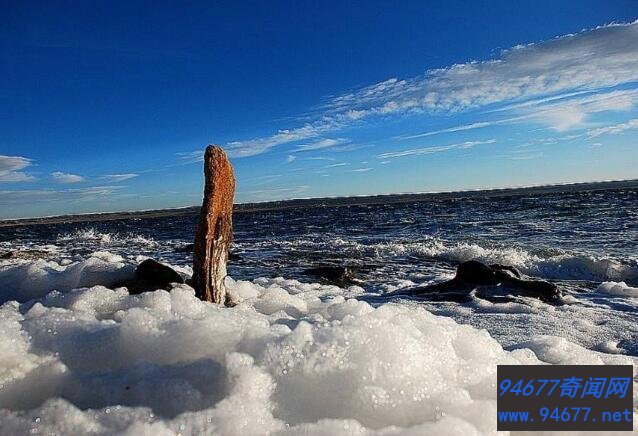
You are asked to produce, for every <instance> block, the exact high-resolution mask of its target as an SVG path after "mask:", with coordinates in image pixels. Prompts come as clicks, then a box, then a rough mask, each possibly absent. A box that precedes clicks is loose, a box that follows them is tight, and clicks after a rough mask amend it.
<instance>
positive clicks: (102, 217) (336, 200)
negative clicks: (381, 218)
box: [0, 179, 638, 227]
mask: <svg viewBox="0 0 638 436" xmlns="http://www.w3.org/2000/svg"><path fill="white" fill-rule="evenodd" d="M610 189H638V179H633V180H618V181H606V182H584V183H571V184H560V185H544V186H529V187H521V188H497V189H481V190H470V191H449V192H432V193H410V194H380V195H366V196H350V197H320V198H302V199H291V200H278V201H268V202H263V203H239V204H235V206H234V208H235V213H245V212H260V211H269V210H284V209H296V208H301V207H304V208H308V207H338V206H355V205H367V204H396V203H410V202H421V201H426V200H428V199H433V198H470V197H471V198H476V197H483V198H490V197H503V196H516V195H530V194H532V195H534V194H547V193H559V192H579V191H604V190H610ZM199 209H200V207H199V206H190V207H183V208H176V209H158V210H146V211H130V212H104V213H90V214H77V215H60V216H51V217H41V218H18V219H6V220H0V227H13V226H28V225H36V224H62V223H78V222H99V221H113V220H121V219H132V218H141V219H144V218H162V217H170V216H185V215H193V214H196V213H198V212H199Z"/></svg>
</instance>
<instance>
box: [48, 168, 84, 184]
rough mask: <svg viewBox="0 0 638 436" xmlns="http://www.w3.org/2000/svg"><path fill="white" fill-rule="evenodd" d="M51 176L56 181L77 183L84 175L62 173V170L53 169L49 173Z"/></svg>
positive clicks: (82, 179) (81, 180)
mask: <svg viewBox="0 0 638 436" xmlns="http://www.w3.org/2000/svg"><path fill="white" fill-rule="evenodd" d="M51 178H53V180H55V182H57V183H64V184H67V183H79V182H83V181H84V177H82V176H79V175H77V174H71V173H63V172H62V171H54V172H52V173H51Z"/></svg>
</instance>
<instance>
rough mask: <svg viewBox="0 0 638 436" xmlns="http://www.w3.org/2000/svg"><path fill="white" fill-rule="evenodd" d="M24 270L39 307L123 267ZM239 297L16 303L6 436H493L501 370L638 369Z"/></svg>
mask: <svg viewBox="0 0 638 436" xmlns="http://www.w3.org/2000/svg"><path fill="white" fill-rule="evenodd" d="M78 265H79V266H78ZM28 266H29V267H31V269H29V268H26V269H19V270H11V272H10V274H13V275H18V276H20V278H21V279H22V280H24V283H23V285H22V287H21V288H20V290H19V291H20V292H26V293H27V294H28V295H29V296H40V294H41V292H39V291H38V292H34V291H29V289H30V287H35V288H38V287H39V289H42V286H41V283H42V280H45V276H49V277H48V278H49V279H50V280H54V281H57V283H59V284H64V285H72V284H73V283H76V282H78V283H82V282H83V280H88V278H87V277H84V276H83V274H82V273H79V272H78V271H79V270H81V271H86V270H90V269H91V267H94V270H93V271H100V272H99V274H107V272H108V274H112V275H114V276H115V275H118V274H119V272H120V271H122V270H123V269H124V268H125V267H126V265H122V259H121V258H118V257H115V256H112V257H109V255H107V254H105V253H97V254H95V255H94V256H93V257H91V258H90V259H88V260H87V261H85V262H80V263H75V264H72V265H70V266H68V267H61V266H59V265H58V266H57V267H55V266H53V265H50V264H47V263H44V264H43V263H42V262H41V261H38V262H33V263H31V264H30V265H28ZM2 273H5V271H2ZM88 277H91V279H93V278H96V277H97V276H95V275H92V274H89V275H88ZM5 279H8V277H7V276H0V283H7V280H5ZM228 285H229V287H230V288H231V291H232V292H233V293H234V294H235V295H236V296H238V299H239V300H240V301H239V304H238V306H236V307H235V308H232V309H226V308H221V307H218V306H216V305H213V304H209V303H205V302H202V301H200V300H199V299H197V298H196V297H195V295H194V291H193V290H192V289H191V288H190V287H188V286H186V285H180V286H176V287H175V288H173V289H172V290H171V291H170V292H168V291H164V290H158V291H155V292H149V293H145V294H141V295H128V293H127V292H126V291H125V290H124V289H109V288H106V287H104V286H94V287H90V288H88V289H87V288H85V289H75V290H72V289H66V292H53V293H49V294H48V295H46V296H45V297H44V298H42V299H41V300H40V301H39V302H36V303H35V304H33V303H28V304H25V305H23V306H20V305H19V304H18V303H15V302H8V303H5V304H4V305H3V306H1V307H0V385H2V386H3V389H0V407H2V408H3V409H4V410H2V411H0V424H1V427H2V429H3V433H6V434H28V433H30V432H36V431H37V432H39V433H54V432H55V433H58V434H84V433H95V434H113V433H118V434H131V435H133V434H134V435H139V434H149V435H163V434H167V435H169V434H170V435H175V434H182V435H195V434H202V433H207V434H222V435H246V434H282V435H283V434H286V435H296V434H301V433H303V434H317V435H319V434H323V435H328V434H329V435H342V434H343V435H345V434H386V435H388V434H426V433H432V434H458V435H468V434H489V433H493V432H495V430H496V429H495V423H496V420H495V415H496V412H495V410H496V400H495V393H496V390H495V387H494V385H495V381H496V365H498V364H505V363H509V364H517V363H520V364H534V363H539V362H541V361H545V362H549V363H571V364H580V363H590V364H599V363H630V364H636V363H638V362H637V359H635V358H632V357H628V356H611V355H606V354H602V353H597V352H594V351H590V350H587V349H585V348H582V347H579V346H577V345H575V344H572V343H570V342H568V341H566V340H565V339H563V338H556V337H539V338H534V339H532V340H530V341H527V342H526V343H522V344H518V345H516V346H513V347H511V349H512V351H505V350H504V349H503V347H502V346H501V345H500V344H499V343H498V342H497V341H496V340H494V339H493V338H492V337H491V336H490V335H489V334H488V333H487V331H485V330H479V329H476V328H474V327H471V326H469V325H461V324H458V323H456V322H454V321H453V320H452V319H450V318H446V317H440V316H435V315H433V314H432V313H430V312H428V311H427V310H425V309H423V307H421V306H419V305H417V304H384V305H381V306H379V307H377V308H375V307H372V306H370V305H369V304H368V303H366V302H364V301H360V300H357V299H355V298H352V297H353V296H358V295H361V294H362V293H363V290H362V289H361V288H358V287H352V288H349V289H341V288H337V287H335V286H324V285H319V284H307V283H301V282H298V281H296V280H286V279H282V278H277V279H265V278H262V279H258V280H255V281H254V282H246V281H238V282H237V281H234V280H232V279H229V280H228ZM58 287H59V288H60V289H62V288H63V287H62V286H58ZM3 295H6V294H3ZM539 359H540V360H539ZM634 389H636V386H634ZM635 416H636V415H635ZM634 419H636V417H635V418H634Z"/></svg>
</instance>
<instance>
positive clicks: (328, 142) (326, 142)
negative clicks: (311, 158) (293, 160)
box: [293, 138, 350, 152]
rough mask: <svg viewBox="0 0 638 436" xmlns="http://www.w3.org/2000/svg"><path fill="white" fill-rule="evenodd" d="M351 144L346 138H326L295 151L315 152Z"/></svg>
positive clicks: (304, 145)
mask: <svg viewBox="0 0 638 436" xmlns="http://www.w3.org/2000/svg"><path fill="white" fill-rule="evenodd" d="M348 142H350V140H348V139H345V138H334V139H333V138H324V139H320V140H318V141H315V142H312V143H309V144H302V145H298V146H297V148H296V149H295V150H293V151H295V152H301V151H314V150H324V149H326V148H333V147H335V146H337V145H342V144H346V143H348Z"/></svg>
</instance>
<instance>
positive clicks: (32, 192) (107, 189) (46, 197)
mask: <svg viewBox="0 0 638 436" xmlns="http://www.w3.org/2000/svg"><path fill="white" fill-rule="evenodd" d="M122 188H123V187H122V186H92V187H88V188H81V189H63V190H55V189H27V190H20V191H0V205H5V206H12V205H20V204H29V203H33V202H57V201H85V200H94V199H95V198H96V197H107V196H110V195H112V194H114V193H115V192H116V191H117V190H119V189H122Z"/></svg>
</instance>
